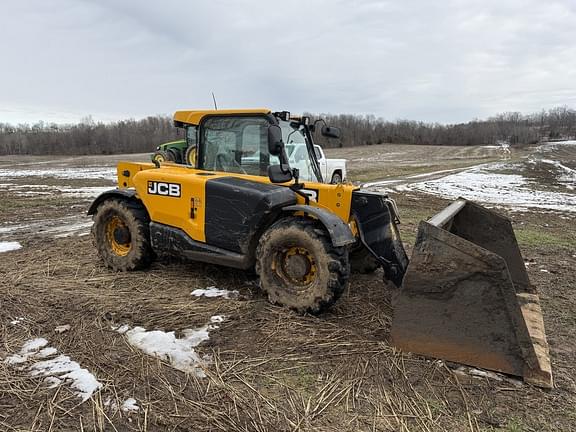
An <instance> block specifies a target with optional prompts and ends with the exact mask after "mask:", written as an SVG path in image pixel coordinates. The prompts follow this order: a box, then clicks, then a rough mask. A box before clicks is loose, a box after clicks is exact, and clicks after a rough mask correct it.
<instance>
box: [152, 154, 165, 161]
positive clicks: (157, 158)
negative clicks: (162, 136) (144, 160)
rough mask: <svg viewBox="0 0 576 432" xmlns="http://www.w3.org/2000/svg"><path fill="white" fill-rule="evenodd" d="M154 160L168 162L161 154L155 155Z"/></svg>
mask: <svg viewBox="0 0 576 432" xmlns="http://www.w3.org/2000/svg"><path fill="white" fill-rule="evenodd" d="M154 160H155V161H156V162H166V158H165V157H164V156H162V155H160V154H157V155H154Z"/></svg>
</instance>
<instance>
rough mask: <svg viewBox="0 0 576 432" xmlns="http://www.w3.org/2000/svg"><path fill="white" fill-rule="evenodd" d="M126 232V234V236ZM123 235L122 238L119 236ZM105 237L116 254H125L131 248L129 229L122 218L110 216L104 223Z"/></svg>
mask: <svg viewBox="0 0 576 432" xmlns="http://www.w3.org/2000/svg"><path fill="white" fill-rule="evenodd" d="M126 233H127V236H126ZM122 235H124V238H121V237H122ZM106 238H107V240H108V244H109V245H110V249H112V252H114V254H115V255H118V256H126V255H128V253H129V252H130V249H131V248H132V242H131V239H130V231H129V230H128V227H127V226H126V224H125V223H124V221H123V220H122V219H120V218H119V217H118V216H112V217H111V218H110V220H109V221H108V224H107V225H106Z"/></svg>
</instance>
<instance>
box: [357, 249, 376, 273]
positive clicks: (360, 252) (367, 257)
mask: <svg viewBox="0 0 576 432" xmlns="http://www.w3.org/2000/svg"><path fill="white" fill-rule="evenodd" d="M378 267H380V263H379V262H378V261H377V260H376V258H374V257H373V256H372V254H371V253H370V251H368V249H366V248H365V247H364V246H360V247H359V248H358V249H356V250H353V251H352V252H350V270H351V272H352V273H360V274H369V273H374V272H375V271H376V270H377V269H378Z"/></svg>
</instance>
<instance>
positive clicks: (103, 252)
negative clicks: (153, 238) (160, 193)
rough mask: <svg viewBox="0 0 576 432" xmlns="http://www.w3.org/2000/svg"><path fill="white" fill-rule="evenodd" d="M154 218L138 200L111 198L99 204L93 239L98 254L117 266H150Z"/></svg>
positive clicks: (135, 267) (114, 266) (118, 268)
mask: <svg viewBox="0 0 576 432" xmlns="http://www.w3.org/2000/svg"><path fill="white" fill-rule="evenodd" d="M149 223H150V219H149V217H148V213H147V212H146V209H145V208H144V206H143V205H142V204H140V203H138V202H132V201H121V200H116V199H110V200H107V201H104V202H103V203H102V204H100V205H99V206H98V209H97V210H96V214H95V215H94V225H93V226H92V239H93V241H94V244H95V246H96V249H97V250H98V255H99V256H100V258H102V260H103V261H104V263H105V264H106V265H107V266H108V267H110V268H111V269H113V270H120V271H129V270H139V269H143V268H146V267H148V266H149V265H150V263H151V262H152V261H153V259H154V252H153V251H152V247H151V246H150V228H149Z"/></svg>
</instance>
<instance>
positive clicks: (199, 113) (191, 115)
mask: <svg viewBox="0 0 576 432" xmlns="http://www.w3.org/2000/svg"><path fill="white" fill-rule="evenodd" d="M271 112H272V111H271V110H270V109H268V108H252V109H230V110H185V111H176V112H175V113H174V121H176V122H181V123H186V124H191V125H195V126H198V125H199V124H200V122H201V121H202V118H204V117H205V116H209V115H233V114H240V115H246V114H270V113H271Z"/></svg>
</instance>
